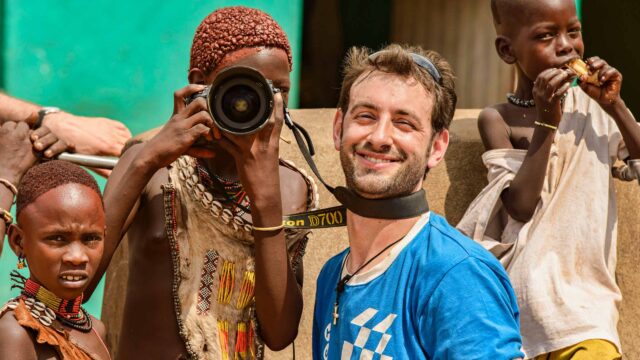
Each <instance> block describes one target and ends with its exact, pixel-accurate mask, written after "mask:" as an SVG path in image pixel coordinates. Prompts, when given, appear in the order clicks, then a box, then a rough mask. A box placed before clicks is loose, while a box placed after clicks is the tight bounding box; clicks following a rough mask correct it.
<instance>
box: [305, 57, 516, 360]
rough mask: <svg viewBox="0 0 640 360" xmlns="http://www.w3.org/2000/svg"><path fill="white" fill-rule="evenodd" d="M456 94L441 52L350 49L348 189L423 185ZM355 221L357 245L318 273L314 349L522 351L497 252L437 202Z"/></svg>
mask: <svg viewBox="0 0 640 360" xmlns="http://www.w3.org/2000/svg"><path fill="white" fill-rule="evenodd" d="M455 103H456V95H455V90H454V81H453V72H452V71H451V67H450V66H449V64H448V63H447V62H446V61H445V60H444V59H443V58H442V57H441V56H440V55H439V54H437V53H435V52H433V51H425V50H423V49H421V48H417V47H401V46H398V45H390V46H388V47H386V48H385V49H383V50H381V51H379V52H377V53H375V54H369V52H368V50H366V49H352V50H351V52H350V54H349V56H348V57H347V63H346V67H345V77H344V81H343V83H342V90H341V93H340V99H339V103H338V107H339V109H338V111H337V113H336V116H335V119H334V128H333V137H334V142H335V147H336V149H337V150H339V151H340V160H341V163H342V167H343V170H344V173H345V180H346V184H347V188H349V189H350V190H351V191H352V192H354V193H355V194H357V195H359V196H360V197H362V198H365V199H389V198H399V197H403V196H406V195H410V194H413V193H416V192H418V191H420V190H421V189H422V185H423V181H424V179H425V177H426V174H427V172H428V170H429V169H430V168H432V167H434V166H435V165H437V164H438V163H439V162H440V161H441V160H442V158H443V157H444V154H445V151H446V149H447V146H448V142H449V133H448V131H447V128H448V126H449V124H450V122H451V119H452V117H453V112H454V110H455ZM347 220H348V221H347V224H348V225H347V226H348V234H349V245H350V247H349V248H348V249H347V250H345V251H343V252H342V253H340V254H338V255H337V256H335V257H333V258H332V259H330V260H329V261H328V262H327V264H325V266H324V268H323V269H322V271H321V273H320V275H319V277H318V283H317V294H316V305H315V315H314V327H313V356H314V359H465V360H467V359H492V360H495V359H509V360H510V359H517V358H521V357H523V353H522V352H521V350H520V348H521V340H520V333H519V326H518V322H519V319H518V307H517V303H516V298H515V294H514V292H513V289H512V288H511V284H510V283H509V279H508V278H507V275H506V273H505V271H504V269H503V268H502V266H501V265H500V263H498V261H497V260H495V258H494V257H493V256H492V255H491V254H490V253H488V252H487V251H486V250H484V249H483V248H482V247H481V246H479V245H477V244H476V243H474V242H473V241H472V240H470V239H468V238H466V237H465V236H464V235H462V234H460V233H459V232H458V231H457V230H455V229H454V228H453V227H451V226H450V225H449V224H448V223H447V222H446V220H444V219H443V218H442V217H440V216H438V215H436V214H433V213H430V212H426V213H423V214H422V215H417V216H412V217H409V218H402V219H394V220H387V219H377V218H371V217H365V216H361V215H358V214H356V213H355V212H353V211H351V210H349V211H348V212H347Z"/></svg>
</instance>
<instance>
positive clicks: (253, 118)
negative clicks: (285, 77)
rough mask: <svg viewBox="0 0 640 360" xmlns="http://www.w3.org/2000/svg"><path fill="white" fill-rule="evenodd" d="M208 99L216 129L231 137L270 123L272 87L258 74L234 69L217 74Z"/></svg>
mask: <svg viewBox="0 0 640 360" xmlns="http://www.w3.org/2000/svg"><path fill="white" fill-rule="evenodd" d="M207 100H208V103H209V112H210V113H211V116H212V118H213V121H214V122H215V124H216V126H218V128H220V129H221V130H223V131H227V132H230V133H233V134H250V133H252V132H255V131H258V130H260V128H262V127H263V126H264V125H265V124H266V123H267V121H268V120H269V117H270V116H271V112H272V110H273V88H272V85H271V82H270V81H268V80H267V79H265V78H264V76H262V74H261V73H260V72H259V71H257V70H255V69H253V68H250V67H244V66H235V67H230V68H228V69H225V70H223V71H221V72H220V73H219V74H218V76H217V77H216V78H215V80H214V81H213V84H212V85H211V91H210V92H209V96H208V98H207Z"/></svg>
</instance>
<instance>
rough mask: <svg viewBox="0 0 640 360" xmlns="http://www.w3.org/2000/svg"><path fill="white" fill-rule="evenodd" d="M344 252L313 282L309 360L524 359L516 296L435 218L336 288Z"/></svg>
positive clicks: (480, 255) (483, 258)
mask: <svg viewBox="0 0 640 360" xmlns="http://www.w3.org/2000/svg"><path fill="white" fill-rule="evenodd" d="M347 253H348V251H347V250H345V251H343V252H342V253H340V254H338V255H337V256H334V257H333V258H332V259H330V260H329V261H328V262H327V263H326V264H325V266H324V267H323V269H322V271H321V272H320V275H319V276H318V283H317V293H316V305H315V314H314V319H313V358H314V359H316V360H318V359H342V360H346V359H381V360H390V359H412V360H413V359H464V360H471V359H482V360H485V359H491V360H500V359H515V358H520V357H524V354H523V353H522V352H521V339H520V329H519V319H518V316H519V315H518V306H517V303H516V297H515V293H514V292H513V289H512V288H511V283H510V282H509V279H508V277H507V274H506V272H505V271H504V269H503V268H502V265H500V263H499V262H498V261H497V260H496V259H495V258H494V257H493V255H491V254H490V253H489V252H488V251H486V250H485V249H483V248H482V247H481V246H480V245H478V244H476V243H475V242H473V241H472V240H470V239H469V238H467V237H465V236H464V235H462V234H461V233H460V232H458V231H457V230H456V229H455V228H453V227H452V226H451V225H449V224H448V223H447V221H446V220H445V219H443V218H442V217H441V216H438V215H435V214H433V213H431V214H426V215H424V216H423V217H421V218H420V220H419V221H418V223H416V225H415V226H414V227H413V228H412V230H411V231H410V232H409V233H408V234H407V236H405V238H404V239H403V240H402V241H401V242H400V243H398V245H396V246H395V247H394V249H393V250H392V251H391V253H390V254H389V256H388V257H387V258H385V259H384V260H383V261H382V262H380V263H378V264H377V265H376V266H374V267H373V268H372V269H371V270H368V271H367V272H366V273H364V274H356V275H355V276H354V277H353V278H351V279H350V280H349V282H348V283H347V285H346V286H345V289H344V291H343V292H342V293H341V294H340V299H339V307H338V309H339V311H338V315H339V317H338V320H337V325H334V324H333V310H334V303H335V300H336V290H335V289H336V285H337V283H338V281H339V280H340V279H341V278H342V276H341V270H342V263H343V261H344V259H345V256H346V254H347Z"/></svg>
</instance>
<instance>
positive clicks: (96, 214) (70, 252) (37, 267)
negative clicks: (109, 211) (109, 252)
mask: <svg viewBox="0 0 640 360" xmlns="http://www.w3.org/2000/svg"><path fill="white" fill-rule="evenodd" d="M18 223H19V226H18V227H17V229H15V230H14V231H12V234H11V236H12V237H15V239H12V243H19V244H20V247H21V251H22V253H23V254H24V255H25V257H26V259H27V264H28V266H29V271H30V272H31V277H32V278H33V279H34V280H35V281H37V282H38V283H40V285H42V286H44V287H45V288H47V289H48V290H49V291H51V292H53V293H54V294H56V295H57V296H59V297H61V298H63V299H73V298H76V297H78V296H80V295H81V294H82V293H83V292H84V289H85V288H86V286H87V285H88V284H89V281H90V280H91V278H92V277H93V276H94V275H95V272H96V270H97V267H98V265H99V263H100V260H101V258H102V252H103V246H104V234H105V214H104V209H103V206H102V201H101V199H100V197H99V195H98V194H97V193H96V192H95V191H94V190H92V189H91V188H89V187H87V186H84V185H80V184H74V183H69V184H65V185H62V186H58V187H55V188H53V189H51V190H49V191H47V192H45V193H44V194H42V195H40V196H39V197H38V198H37V199H36V200H35V201H33V202H32V203H31V204H29V205H27V206H26V207H25V208H24V209H23V210H22V211H21V213H20V214H19V217H18ZM14 249H15V247H14Z"/></svg>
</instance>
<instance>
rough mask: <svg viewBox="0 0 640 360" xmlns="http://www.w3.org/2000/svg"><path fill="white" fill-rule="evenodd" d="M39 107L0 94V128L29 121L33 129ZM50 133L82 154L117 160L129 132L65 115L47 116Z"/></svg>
mask: <svg viewBox="0 0 640 360" xmlns="http://www.w3.org/2000/svg"><path fill="white" fill-rule="evenodd" d="M41 108H42V107H41V106H39V105H36V104H33V103H30V102H28V101H24V100H20V99H16V98H14V97H11V96H9V95H6V94H3V93H1V92H0V124H2V123H4V122H5V121H14V122H19V121H28V122H29V123H30V126H33V123H34V122H35V119H36V117H37V115H36V114H37V112H38V111H39V110H40V109H41ZM42 125H44V126H47V127H48V128H49V129H51V131H53V133H55V134H56V135H58V137H60V138H61V139H62V140H64V141H65V142H66V143H67V144H69V146H71V147H73V148H75V150H76V151H77V152H79V153H82V154H95V155H112V156H119V155H120V150H122V147H123V146H124V143H125V142H126V141H127V139H129V138H130V137H131V132H130V131H129V129H127V127H126V126H125V125H124V124H122V123H121V122H119V121H115V120H111V119H108V118H103V117H85V116H77V115H73V114H70V113H66V112H64V111H62V112H58V113H52V114H48V115H47V116H46V117H45V118H44V121H43V124H42Z"/></svg>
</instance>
